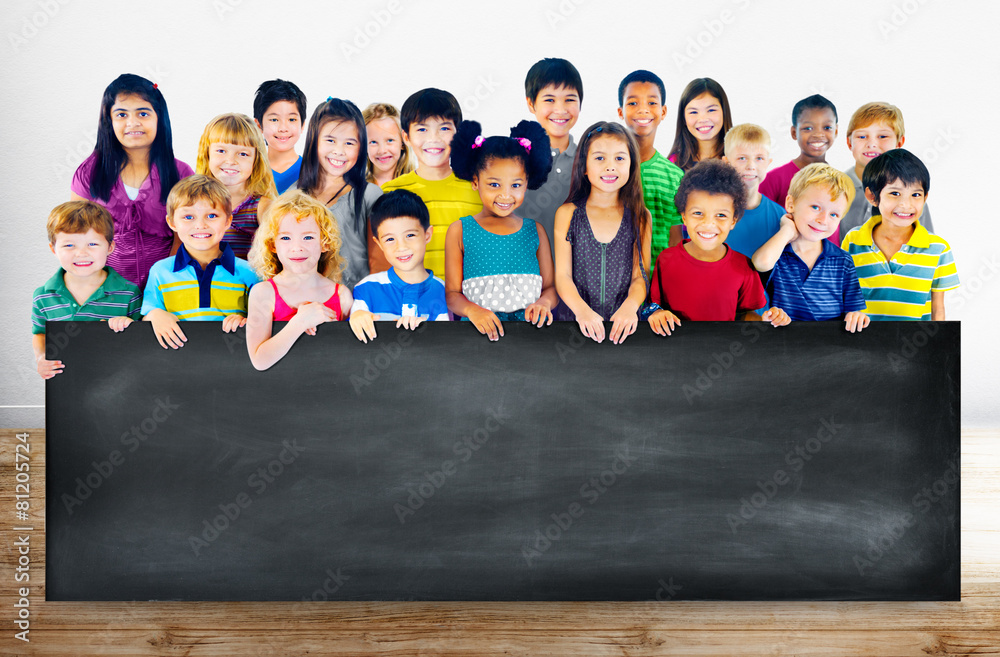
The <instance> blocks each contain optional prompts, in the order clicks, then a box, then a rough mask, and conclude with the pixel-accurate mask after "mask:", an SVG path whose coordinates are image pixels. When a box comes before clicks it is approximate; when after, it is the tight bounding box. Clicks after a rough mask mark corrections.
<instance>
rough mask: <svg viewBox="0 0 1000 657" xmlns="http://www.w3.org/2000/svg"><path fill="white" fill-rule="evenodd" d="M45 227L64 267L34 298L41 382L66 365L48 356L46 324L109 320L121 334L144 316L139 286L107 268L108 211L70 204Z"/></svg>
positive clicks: (33, 342) (34, 340)
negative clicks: (140, 314) (140, 313)
mask: <svg viewBox="0 0 1000 657" xmlns="http://www.w3.org/2000/svg"><path fill="white" fill-rule="evenodd" d="M47 229H48V233H49V249H50V250H51V251H52V253H54V254H55V255H56V258H57V259H58V260H59V265H60V268H59V271H57V272H56V273H55V275H54V276H52V278H50V279H49V280H48V282H46V283H45V285H43V286H41V287H40V288H38V289H37V290H35V293H34V294H33V295H32V300H31V333H32V337H31V346H32V349H33V350H34V352H35V364H36V366H37V369H38V373H39V374H40V375H41V377H42V378H43V379H51V378H52V377H53V376H55V375H56V374H59V373H60V372H62V371H63V363H62V361H60V360H49V359H48V358H47V357H46V353H45V323H46V322H58V321H107V322H108V326H109V327H110V328H111V330H113V331H115V332H118V331H123V330H125V328H126V327H127V326H128V325H129V324H131V323H132V322H133V321H134V320H137V319H139V318H140V316H139V309H140V308H141V307H142V294H141V293H140V292H139V288H138V287H136V286H135V285H133V284H132V283H130V282H128V281H127V280H125V279H124V278H122V277H121V276H120V275H119V274H118V272H116V271H115V270H114V269H111V268H110V267H108V266H107V261H108V254H109V253H111V252H112V251H113V250H114V248H115V241H114V235H115V229H114V220H112V218H111V215H110V214H108V211H107V210H105V209H104V208H103V207H101V206H100V205H98V204H96V203H93V202H91V201H69V202H67V203H63V204H61V205H58V206H56V207H55V209H53V210H52V213H51V214H50V215H49V222H48V225H47ZM51 355H53V356H54V355H55V354H51Z"/></svg>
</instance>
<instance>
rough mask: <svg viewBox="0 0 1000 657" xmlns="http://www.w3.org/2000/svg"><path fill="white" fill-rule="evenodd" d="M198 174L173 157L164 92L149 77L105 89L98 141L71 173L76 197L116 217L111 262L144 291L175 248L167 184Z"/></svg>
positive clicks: (127, 78)
mask: <svg viewBox="0 0 1000 657" xmlns="http://www.w3.org/2000/svg"><path fill="white" fill-rule="evenodd" d="M192 173H194V172H193V171H192V170H191V167H189V166H188V165H186V164H184V163H183V162H181V161H180V160H177V159H174V148H173V143H172V140H171V132H170V115H169V114H168V113H167V103H166V101H165V100H164V99H163V94H162V93H160V90H159V89H158V88H157V86H156V85H155V84H153V83H152V82H150V81H149V80H147V79H146V78H142V77H139V76H138V75H132V74H130V73H126V74H124V75H119V76H118V77H117V78H115V80H114V81H113V82H112V83H111V84H109V85H108V87H107V89H105V90H104V96H103V98H101V114H100V120H99V122H98V125H97V145H96V146H95V147H94V152H93V153H91V155H90V156H89V157H88V158H87V159H86V160H84V161H83V163H82V164H81V165H80V166H79V168H77V170H76V173H75V174H73V182H72V184H71V186H70V189H71V191H72V193H71V194H70V196H71V198H72V199H73V200H74V201H85V200H87V201H94V202H95V203H98V204H100V205H102V206H104V207H105V208H107V210H108V212H109V213H111V216H112V217H113V218H114V221H115V230H114V235H115V249H114V251H113V252H109V253H108V265H109V266H110V267H111V268H112V269H114V270H115V271H117V272H118V273H119V274H121V275H122V276H123V277H124V278H125V279H126V280H128V281H131V282H132V283H135V284H136V285H138V286H139V289H142V288H143V286H144V285H145V284H146V277H147V276H148V275H149V268H150V267H152V266H153V263H154V262H156V261H157V260H161V259H163V258H166V257H167V256H168V255H170V253H171V247H172V246H173V245H174V235H173V233H171V232H170V229H169V228H168V227H167V224H166V222H164V221H163V215H164V214H166V208H165V203H166V201H167V194H169V193H170V189H171V188H172V187H173V186H174V185H175V184H177V181H178V180H180V179H181V178H184V177H185V176H190V175H191V174H192Z"/></svg>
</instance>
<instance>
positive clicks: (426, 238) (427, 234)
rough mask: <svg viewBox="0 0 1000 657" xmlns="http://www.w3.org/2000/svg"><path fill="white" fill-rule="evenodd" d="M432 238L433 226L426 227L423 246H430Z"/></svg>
mask: <svg viewBox="0 0 1000 657" xmlns="http://www.w3.org/2000/svg"><path fill="white" fill-rule="evenodd" d="M432 237H434V226H428V227H427V230H425V231H424V244H430V243H431V238H432Z"/></svg>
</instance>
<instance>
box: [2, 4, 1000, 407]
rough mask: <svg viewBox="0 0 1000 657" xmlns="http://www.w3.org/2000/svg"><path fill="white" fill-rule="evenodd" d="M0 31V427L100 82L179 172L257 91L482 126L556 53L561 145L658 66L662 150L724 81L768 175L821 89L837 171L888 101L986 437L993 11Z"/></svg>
mask: <svg viewBox="0 0 1000 657" xmlns="http://www.w3.org/2000/svg"><path fill="white" fill-rule="evenodd" d="M95 5H96V6H95ZM0 18H2V21H3V22H2V25H3V29H2V31H0V32H2V35H3V41H4V43H3V44H0V51H2V52H3V53H4V54H3V60H2V61H3V62H4V64H5V66H4V67H3V71H2V73H0V75H2V80H3V85H2V89H3V93H2V95H0V116H2V117H3V121H2V122H0V126H2V127H0V130H2V133H0V134H2V138H3V139H2V143H3V145H4V149H3V155H4V156H3V157H2V158H0V179H2V180H3V181H4V184H3V187H2V189H3V192H2V193H3V200H4V208H5V212H4V216H3V219H2V220H0V244H3V245H4V247H5V251H6V254H5V257H3V258H2V260H0V280H2V282H3V285H2V286H0V307H2V308H3V309H4V310H5V312H4V313H3V314H2V315H0V331H2V335H3V338H4V340H3V341H2V343H0V366H2V367H3V371H4V376H3V377H0V405H2V406H4V408H0V427H41V426H43V424H44V414H43V409H42V407H41V405H43V404H44V387H43V384H42V381H41V379H40V378H39V377H38V376H37V374H35V371H34V366H33V362H32V356H31V347H30V344H31V341H30V337H29V334H30V304H31V293H32V291H33V290H34V288H35V287H37V286H39V285H41V284H42V283H43V282H44V281H45V280H47V279H48V278H49V277H50V276H51V275H52V272H53V271H54V270H55V268H56V267H57V266H58V264H57V262H56V260H55V257H54V256H53V255H52V254H51V253H50V252H49V250H48V248H47V244H46V236H45V220H46V217H47V216H48V212H49V210H51V208H52V207H53V206H55V205H56V204H58V203H60V202H62V201H64V200H68V198H69V183H70V179H71V177H72V174H73V171H74V170H75V168H76V166H77V165H78V164H79V163H80V162H81V161H82V160H83V159H84V158H85V157H86V156H87V155H88V154H89V153H90V152H91V151H92V150H93V146H94V140H95V136H96V132H95V131H96V127H97V118H98V116H97V115H98V109H99V106H100V98H101V93H102V91H103V89H104V87H105V86H106V85H107V84H108V83H109V82H110V81H111V80H112V79H114V78H115V77H116V76H117V75H118V74H120V73H125V72H131V73H137V74H139V75H143V76H145V77H147V78H150V79H151V80H153V81H155V82H157V83H158V84H159V86H160V89H161V90H162V91H163V94H164V96H165V97H166V99H167V104H168V107H169V110H170V115H171V119H172V126H173V131H174V150H175V153H176V155H177V157H179V158H180V159H182V160H184V161H186V162H188V163H189V164H191V165H192V166H193V165H194V160H195V148H196V146H197V143H198V137H199V136H200V134H201V131H202V129H203V127H204V125H205V123H206V122H207V121H208V120H209V119H210V118H212V117H213V116H215V115H216V114H219V113H221V112H228V111H240V112H244V113H246V114H252V100H253V92H254V90H255V89H256V87H257V85H258V84H259V83H260V82H261V81H263V80H267V79H271V78H275V77H281V78H285V79H290V80H292V81H294V82H295V83H296V84H298V85H299V86H300V87H301V88H302V89H303V90H304V91H305V93H306V95H307V96H308V98H309V108H308V111H309V112H310V113H311V112H312V110H313V108H314V107H315V106H316V104H317V103H318V102H319V101H321V100H325V99H326V97H327V96H330V95H333V96H338V97H342V98H349V99H351V100H353V101H354V102H355V103H357V104H358V105H359V106H360V107H364V106H365V105H366V104H368V103H370V102H374V101H388V102H392V103H394V104H396V105H397V106H399V105H401V104H402V102H403V100H404V99H405V98H406V96H407V95H409V94H410V93H411V92H413V91H415V90H417V89H420V88H422V87H426V86H436V87H440V88H443V89H447V90H448V91H451V92H452V93H454V94H455V96H456V97H457V98H459V100H460V101H461V103H462V107H463V110H464V112H465V113H466V117H467V118H474V119H476V120H479V121H480V122H481V123H482V124H483V126H484V132H486V133H487V134H490V133H499V132H502V131H506V129H507V128H508V127H509V126H511V125H514V124H515V123H516V122H517V121H518V120H520V119H522V118H530V116H529V115H528V114H527V110H526V108H525V101H524V91H523V90H524V86H523V85H524V75H525V73H526V72H527V70H528V67H529V66H530V65H531V64H532V63H534V62H535V61H537V60H538V59H541V58H542V57H564V58H566V59H569V60H570V61H572V62H573V63H574V64H575V65H576V66H577V68H578V69H579V70H580V73H581V75H582V77H583V83H584V99H583V106H582V112H581V116H580V123H579V124H578V125H577V128H576V129H575V130H574V134H575V135H579V133H580V131H581V130H582V129H583V128H584V127H585V126H586V125H588V124H589V123H592V122H593V121H596V120H602V119H613V118H615V117H616V114H615V110H616V107H617V88H618V83H619V81H620V80H621V78H622V77H623V76H624V75H625V74H627V73H628V72H630V71H632V70H634V69H637V68H647V69H650V70H652V71H654V72H656V73H658V74H659V75H660V76H661V77H662V78H663V79H664V81H665V83H666V86H667V102H666V105H667V107H668V108H669V113H668V117H667V119H666V121H665V122H664V123H663V124H661V127H660V129H659V133H658V135H657V146H658V148H660V149H661V150H667V149H669V147H670V144H671V143H672V141H673V132H674V130H673V125H674V120H675V119H676V112H677V107H676V104H677V100H678V97H679V95H680V92H681V89H682V88H683V87H684V85H685V84H687V82H688V81H689V80H690V79H692V78H694V77H701V76H708V77H712V78H715V79H716V80H718V81H719V82H720V83H721V84H722V85H723V86H724V87H725V89H726V92H727V94H728V95H729V100H730V104H731V106H732V109H733V116H734V121H735V122H736V123H742V122H754V123H759V124H761V125H763V126H764V127H765V128H767V129H768V130H769V131H770V132H771V134H772V137H773V138H774V141H775V144H774V149H773V154H774V165H775V166H776V165H780V164H783V163H784V162H787V161H788V160H789V159H791V158H792V157H794V156H795V155H796V154H797V150H796V148H795V143H794V142H793V141H792V139H791V138H790V136H789V135H788V128H789V125H790V116H789V114H790V112H791V107H792V105H793V104H794V103H795V101H797V100H799V99H800V98H803V97H805V96H807V95H810V94H813V93H822V94H823V95H825V96H827V97H828V98H830V99H831V100H832V101H833V102H834V103H835V104H836V106H837V109H838V111H839V113H840V126H841V130H842V132H841V134H840V136H839V137H838V142H837V144H836V146H835V147H834V148H832V149H831V150H830V152H829V154H828V160H829V161H830V162H831V163H832V164H834V165H835V166H837V167H838V168H841V169H843V168H846V167H847V166H849V165H850V164H852V162H853V160H852V158H851V155H850V152H849V150H848V148H847V145H846V135H845V134H844V132H843V131H845V130H846V127H847V121H848V119H849V118H850V115H851V113H852V112H853V111H854V109H855V108H857V107H858V106H860V105H861V104H862V103H865V102H868V101H872V100H884V101H888V102H891V103H894V104H896V105H898V106H899V107H900V108H902V110H903V112H904V115H905V118H906V130H907V135H906V138H907V140H906V147H907V148H909V149H910V150H912V151H913V152H914V153H916V154H917V155H919V156H920V157H922V158H923V159H924V161H925V163H927V165H928V167H929V168H930V171H931V180H932V185H931V194H930V195H929V199H928V200H929V202H930V205H931V207H932V208H933V211H934V223H935V227H936V229H937V231H938V232H939V233H940V234H941V235H942V236H943V237H945V238H946V239H947V240H948V241H949V242H950V243H951V245H952V248H953V250H954V253H955V259H956V261H957V263H958V269H959V274H960V276H961V278H962V284H963V288H962V289H961V290H959V291H958V292H951V293H949V294H948V297H947V300H946V303H947V308H948V318H949V319H955V320H961V321H962V322H963V327H962V329H963V333H964V335H963V343H964V344H963V345H962V347H963V349H962V351H963V354H964V359H963V372H962V385H963V390H962V397H963V405H962V407H963V408H962V415H963V426H966V427H975V426H989V427H997V426H1000V408H998V404H997V402H996V399H997V395H996V389H995V387H996V383H997V376H996V373H995V369H994V368H995V366H996V364H997V358H996V356H995V354H996V352H997V348H996V344H995V341H994V339H993V333H994V331H995V330H996V328H997V326H998V324H1000V313H998V310H997V299H998V296H1000V295H998V290H1000V258H998V239H1000V219H998V216H997V215H998V211H997V208H996V199H995V198H994V193H995V189H996V188H997V187H998V184H997V183H996V182H995V181H994V180H991V179H989V178H992V176H993V173H992V171H991V170H992V165H993V161H992V156H991V155H990V153H991V151H990V150H989V148H991V147H990V146H989V143H990V142H989V140H990V139H991V138H992V136H993V130H992V119H990V116H993V115H994V114H996V112H997V101H998V100H1000V92H998V85H997V84H996V77H995V76H996V75H997V71H998V70H1000V55H998V54H997V50H996V47H995V46H996V43H995V41H996V37H995V36H994V35H993V34H992V32H993V29H994V27H995V26H996V25H997V24H998V18H1000V10H998V8H997V5H996V4H994V3H989V2H985V1H982V2H962V3H944V2H940V1H935V0H895V1H888V2H872V1H871V0H841V2H838V3H828V2H823V3H819V2H808V3H805V2H796V3H791V2H779V1H778V0H707V1H702V2H683V3H682V2H662V1H661V2H638V1H631V2H622V3H615V4H614V5H612V6H611V7H609V6H608V5H606V4H604V3H598V2H594V1H593V0H505V1H504V2H503V3H500V2H488V3H487V2H475V3H473V2H459V1H458V0H454V1H447V2H431V1H428V0H425V1H422V2H416V1H415V0H374V1H369V2H358V3H342V2H337V3H330V2H308V1H305V0H289V1H285V2H280V3H279V2H272V1H270V0H177V1H175V2H171V3H155V4H154V3H148V4H147V3H124V4H123V3H119V2H110V1H102V2H99V3H83V2H78V1H77V0H6V1H5V2H4V3H3V8H2V9H0ZM984 139H986V140H987V141H985V142H984V141H983V140H984ZM303 141H304V135H303V140H302V141H300V146H301V143H302V142H303ZM887 364H888V363H887ZM68 367H72V363H70V364H69V365H68ZM817 376H822V373H821V372H817ZM857 384H858V385H860V386H864V385H865V381H863V380H860V381H858V382H857ZM877 392H878V391H873V393H874V394H877ZM790 394H799V391H794V393H793V391H790Z"/></svg>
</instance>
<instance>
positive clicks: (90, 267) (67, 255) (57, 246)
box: [49, 228, 115, 278]
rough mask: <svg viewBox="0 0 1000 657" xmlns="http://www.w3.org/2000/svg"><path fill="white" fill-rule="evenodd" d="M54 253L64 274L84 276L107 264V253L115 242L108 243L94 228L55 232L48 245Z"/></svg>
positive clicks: (99, 269)
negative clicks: (80, 231)
mask: <svg viewBox="0 0 1000 657" xmlns="http://www.w3.org/2000/svg"><path fill="white" fill-rule="evenodd" d="M49 249H50V250H51V251H52V253H54V254H56V259H57V260H59V266H60V267H62V268H63V269H65V270H66V274H67V275H69V276H74V277H77V278H86V277H88V276H93V275H94V274H98V273H100V272H101V270H103V269H104V265H106V264H107V261H108V254H109V253H111V252H112V251H114V250H115V243H114V242H111V243H110V244H109V243H108V240H107V239H105V238H104V235H101V234H100V233H98V232H97V231H96V230H94V229H93V228H91V229H90V230H88V231H87V232H86V233H56V239H55V242H53V243H52V244H50V245H49Z"/></svg>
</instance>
